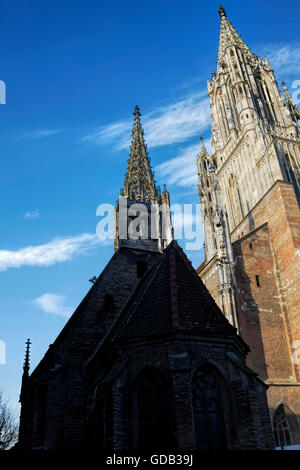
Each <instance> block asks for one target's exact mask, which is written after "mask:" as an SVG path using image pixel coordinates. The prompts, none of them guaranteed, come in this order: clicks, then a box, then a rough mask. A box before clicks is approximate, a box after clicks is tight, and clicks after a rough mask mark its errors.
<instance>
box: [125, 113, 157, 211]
mask: <svg viewBox="0 0 300 470" xmlns="http://www.w3.org/2000/svg"><path fill="white" fill-rule="evenodd" d="M133 115H134V123H133V129H132V133H131V135H132V141H131V146H130V156H129V159H128V168H127V172H126V175H125V183H124V191H123V194H124V196H127V197H128V198H129V199H134V200H136V201H141V202H142V201H144V202H155V201H157V199H158V197H159V195H160V194H159V189H158V188H156V185H155V181H154V173H153V171H152V169H151V165H150V159H149V157H148V154H147V147H146V144H145V141H144V131H143V128H142V125H141V121H140V116H141V113H140V110H139V107H138V106H136V107H135V110H134V113H133Z"/></svg>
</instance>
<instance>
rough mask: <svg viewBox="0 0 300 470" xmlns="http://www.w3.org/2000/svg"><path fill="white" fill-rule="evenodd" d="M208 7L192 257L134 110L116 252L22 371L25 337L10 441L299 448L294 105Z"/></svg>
mask: <svg viewBox="0 0 300 470" xmlns="http://www.w3.org/2000/svg"><path fill="white" fill-rule="evenodd" d="M219 13H220V18H221V31H220V45H219V55H218V68H217V73H213V75H212V79H211V81H209V82H208V93H209V97H210V103H211V112H212V154H211V155H210V154H209V153H208V152H207V150H206V149H205V146H204V144H203V141H202V148H201V151H200V154H199V155H198V157H197V167H196V165H195V171H197V168H198V174H199V195H200V200H201V207H202V216H203V225H204V232H205V261H204V262H203V263H202V264H201V266H200V267H199V268H198V270H197V271H196V270H195V269H194V268H193V267H192V265H191V263H190V261H189V260H188V259H187V257H186V255H185V253H184V252H183V250H182V248H181V247H180V246H179V245H178V243H177V241H176V240H174V239H173V227H172V220H171V206H170V196H169V193H168V191H167V189H166V187H165V186H164V189H163V191H161V190H160V188H159V187H158V186H157V184H156V182H155V180H154V174H153V171H152V168H151V164H150V159H149V156H148V152H147V147H146V144H145V140H144V133H143V128H142V124H141V114H140V111H139V108H138V107H136V108H135V110H134V122H133V130H132V140H131V147H130V156H129V160H128V167H127V172H126V175H125V181H124V185H123V189H122V190H121V194H120V197H119V199H118V201H117V203H116V207H115V218H114V253H113V256H112V258H111V259H110V261H109V262H108V264H107V265H106V267H105V268H104V270H103V271H102V273H100V275H99V276H98V277H95V278H94V279H93V280H92V281H93V283H92V286H91V288H90V290H89V292H88V293H87V294H86V296H85V297H84V299H83V300H82V301H81V303H80V304H79V306H78V307H77V309H76V310H75V312H74V313H73V315H72V316H71V318H70V319H69V321H68V322H67V323H66V325H65V327H64V328H63V330H62V331H61V332H60V334H59V335H58V337H57V338H56V339H55V341H54V342H53V344H51V345H50V346H49V349H48V351H47V352H46V354H45V356H44V357H43V358H42V360H41V361H40V363H39V364H38V366H37V367H36V368H35V369H34V370H33V371H32V372H31V373H30V361H29V356H30V341H29V340H28V341H27V348H26V355H25V362H24V368H23V377H22V387H21V394H20V402H21V415H20V428H19V441H18V444H17V448H19V449H21V450H38V449H44V450H58V449H59V450H61V449H83V450H86V449H90V450H93V449H94V450H104V451H111V450H114V451H124V450H125V451H126V450H127V451H128V450H143V451H150V450H155V451H158V450H174V449H178V450H180V449H190V450H193V449H198V450H202V449H203V450H224V449H228V450H234V449H235V450H238V449H242V450H254V449H261V450H267V449H273V448H274V447H275V446H276V447H283V446H285V445H289V444H296V443H300V427H299V424H300V423H299V416H300V388H299V387H300V380H299V365H298V361H297V350H296V347H297V344H298V343H299V341H298V337H299V335H298V332H299V326H298V325H299V320H298V322H297V310H298V304H299V299H298V297H299V293H298V290H297V283H298V282H299V275H300V274H299V273H300V266H299V264H300V262H299V254H300V247H299V228H300V220H299V200H300V196H299V195H300V191H299V189H300V187H299V174H298V168H299V163H297V162H299V159H300V158H299V157H300V132H299V127H298V119H299V118H300V112H299V110H298V109H297V108H296V106H295V105H294V104H293V102H292V99H291V97H290V95H289V93H288V91H287V89H286V87H285V86H284V92H285V97H284V96H283V95H282V94H281V92H280V90H279V88H278V85H277V83H276V81H275V77H274V73H273V71H272V69H271V66H270V64H269V62H268V60H267V59H265V60H262V59H260V58H258V57H257V56H255V55H254V54H253V53H252V52H251V51H250V49H248V47H247V46H246V44H245V43H244V42H243V40H242V39H241V37H240V36H239V35H238V33H237V32H236V30H235V29H234V28H233V26H232V25H231V23H230V22H229V20H228V19H227V17H226V13H225V10H224V9H223V8H222V7H220V11H219ZM124 214H125V216H124ZM297 341H298V343H297Z"/></svg>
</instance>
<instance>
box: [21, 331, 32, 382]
mask: <svg viewBox="0 0 300 470" xmlns="http://www.w3.org/2000/svg"><path fill="white" fill-rule="evenodd" d="M25 344H26V351H25V360H24V365H23V371H24V374H26V375H28V372H29V367H30V362H29V360H30V345H31V341H30V339H29V338H28V339H27V341H26V343H25Z"/></svg>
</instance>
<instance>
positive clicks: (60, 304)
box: [33, 292, 74, 317]
mask: <svg viewBox="0 0 300 470" xmlns="http://www.w3.org/2000/svg"><path fill="white" fill-rule="evenodd" d="M33 303H34V304H35V305H36V306H37V307H39V308H40V309H41V310H43V312H46V313H50V314H52V315H58V316H60V317H69V316H70V315H71V313H72V312H73V310H74V309H73V307H70V306H68V305H67V304H66V297H64V296H63V295H58V294H52V293H51V292H47V293H46V294H43V295H41V296H40V297H37V298H36V299H34V300H33Z"/></svg>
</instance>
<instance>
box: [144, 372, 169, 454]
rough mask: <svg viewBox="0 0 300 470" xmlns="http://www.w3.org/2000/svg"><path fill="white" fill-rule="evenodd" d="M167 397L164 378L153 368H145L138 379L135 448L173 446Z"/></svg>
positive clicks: (167, 389) (166, 385) (167, 447)
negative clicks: (136, 437)
mask: <svg viewBox="0 0 300 470" xmlns="http://www.w3.org/2000/svg"><path fill="white" fill-rule="evenodd" d="M170 398H171V396H170V388H169V384H168V382H167V380H166V379H165V378H164V377H163V375H162V374H161V373H160V372H159V371H156V370H155V369H152V368H149V369H145V370H144V371H143V372H142V373H141V375H140V377H139V379H138V393H137V418H138V420H137V421H138V423H137V424H138V448H139V449H140V450H149V449H155V450H157V449H169V448H172V447H173V422H172V413H171V399H170Z"/></svg>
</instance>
